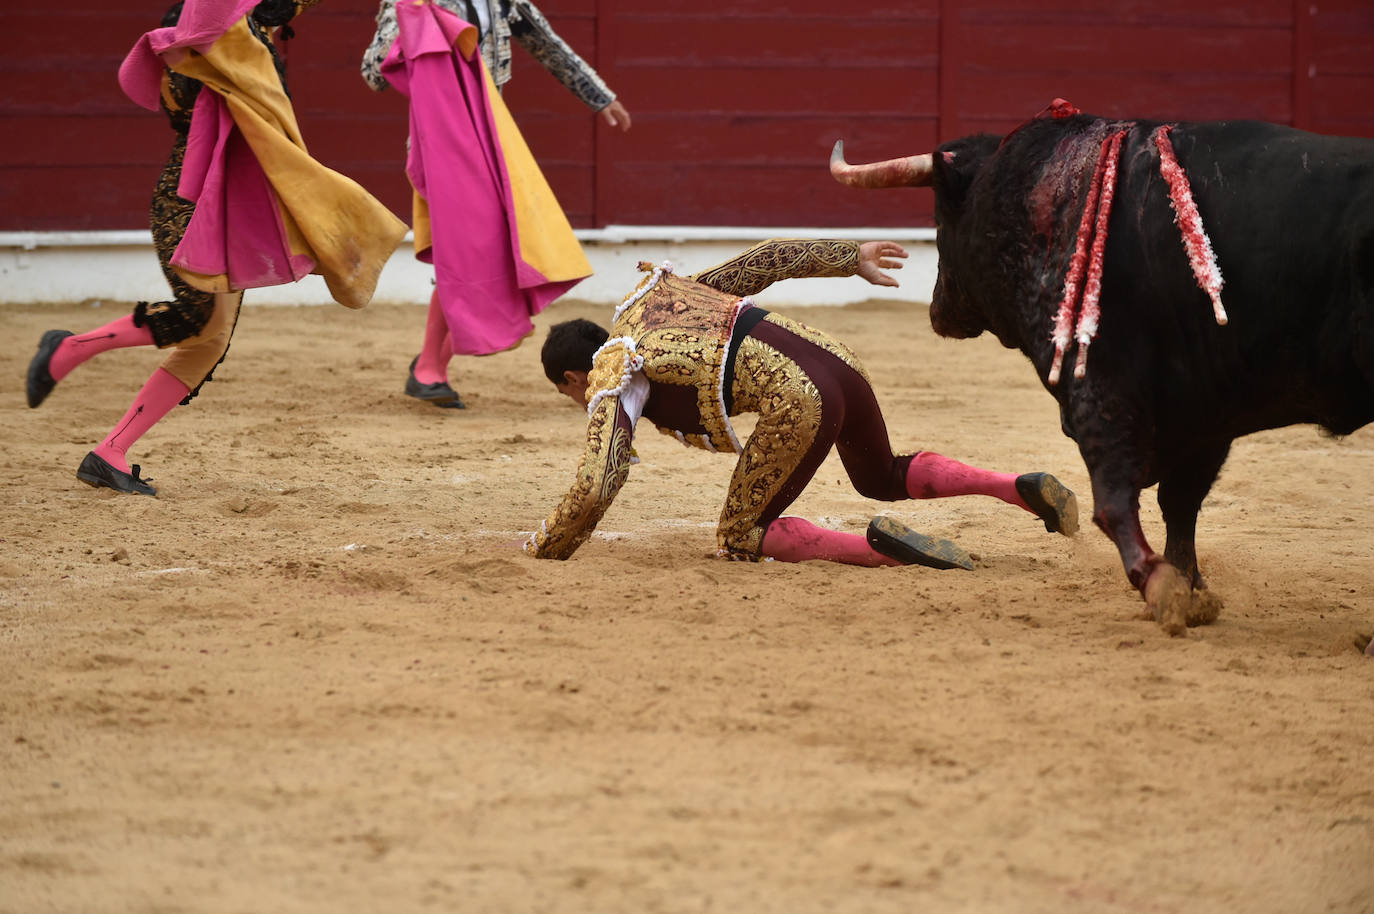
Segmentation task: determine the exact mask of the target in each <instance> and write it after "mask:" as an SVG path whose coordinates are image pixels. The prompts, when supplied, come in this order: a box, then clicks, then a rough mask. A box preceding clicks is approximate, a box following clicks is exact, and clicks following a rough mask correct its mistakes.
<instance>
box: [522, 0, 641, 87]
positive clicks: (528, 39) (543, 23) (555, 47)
mask: <svg viewBox="0 0 1374 914" xmlns="http://www.w3.org/2000/svg"><path fill="white" fill-rule="evenodd" d="M507 21H508V22H509V23H510V34H511V37H512V38H514V39H515V40H516V41H518V42H519V43H520V46H521V47H523V48H524V49H525V50H526V51H529V52H530V55H531V56H533V57H534V59H535V60H537V61H539V62H540V63H541V64H543V65H544V69H546V70H548V71H549V72H550V73H552V74H553V76H554V78H555V79H557V80H558V81H559V82H561V83H562V84H563V85H565V86H567V87H568V90H569V91H570V92H572V94H573V95H576V96H577V97H578V98H579V99H580V100H581V101H582V103H583V104H584V105H586V106H587V107H588V108H591V109H592V110H593V111H600V110H601V109H602V108H605V107H606V106H607V105H609V104H610V103H611V102H613V101H615V93H614V92H612V91H611V90H610V88H609V87H608V86H607V85H606V83H605V82H604V81H602V79H601V77H600V76H599V75H598V74H597V72H596V70H594V69H592V66H591V64H589V63H587V62H586V61H585V60H583V59H582V58H581V57H579V56H578V54H577V52H576V51H574V50H573V49H572V48H571V47H569V46H568V43H567V42H566V41H564V40H563V39H562V38H559V37H558V33H557V32H555V31H554V30H553V26H551V25H549V21H548V20H547V19H545V18H544V14H543V13H541V12H539V8H538V7H536V6H535V5H534V4H533V3H531V2H529V0H514V2H512V3H511V6H510V18H509V19H508V20H507Z"/></svg>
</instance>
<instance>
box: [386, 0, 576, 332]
mask: <svg viewBox="0 0 1374 914" xmlns="http://www.w3.org/2000/svg"><path fill="white" fill-rule="evenodd" d="M396 15H397V21H398V25H399V27H400V34H399V36H398V37H397V39H396V41H395V43H394V44H393V45H392V48H391V53H390V54H388V55H387V58H386V60H385V61H384V62H383V64H382V73H383V75H385V77H386V79H387V81H388V82H389V83H390V84H391V85H392V86H394V87H395V88H396V89H397V90H398V91H399V92H401V93H402V94H404V95H406V96H408V97H409V99H410V152H409V155H408V156H407V160H406V174H407V175H408V176H409V178H410V181H411V183H412V184H413V185H414V187H415V190H416V192H417V193H419V195H420V196H421V197H423V198H424V199H425V201H426V202H427V203H428V205H429V212H430V224H431V234H432V238H433V247H432V249H431V250H430V251H428V252H417V256H419V257H420V259H422V260H426V261H429V262H432V263H433V264H434V273H435V280H436V282H437V285H438V294H439V303H440V307H441V308H442V310H443V313H444V318H445V320H446V321H447V323H448V327H449V335H450V336H451V337H452V341H453V351H454V352H455V353H457V354H460V355H486V354H489V353H493V352H500V351H503V350H506V349H510V348H511V347H513V346H515V345H517V344H518V343H519V342H520V341H521V340H522V339H524V338H525V337H526V336H528V335H529V334H530V333H532V332H533V330H534V324H533V323H532V322H531V320H530V318H531V316H533V315H535V314H538V313H539V312H540V311H542V310H543V309H544V308H545V307H546V306H547V305H548V304H549V303H550V302H552V301H553V300H554V299H556V298H558V296H560V295H562V294H563V293H564V292H566V291H568V289H570V288H572V287H573V286H574V285H576V284H577V283H578V282H580V281H581V279H583V278H584V277H585V276H587V275H588V274H589V272H590V271H589V270H588V271H585V272H581V273H580V274H579V275H577V276H576V278H571V279H569V278H560V279H550V278H549V277H548V275H547V274H546V273H545V272H544V271H543V270H541V269H540V268H539V267H538V266H536V265H535V264H531V263H529V262H527V261H526V260H525V258H524V257H523V256H522V253H521V245H520V230H521V228H522V226H520V225H519V224H518V220H517V218H516V214H517V208H516V206H515V203H514V198H513V195H512V187H511V179H510V170H509V169H508V168H507V161H506V157H507V155H508V151H507V150H504V149H503V147H502V143H501V134H500V131H499V130H498V128H497V123H496V120H495V118H494V115H493V111H492V104H493V103H492V99H491V97H490V96H489V94H488V83H489V80H487V78H486V74H485V70H484V67H483V64H482V59H481V56H480V55H479V54H476V53H471V56H465V55H464V54H463V53H462V52H460V50H459V49H458V48H457V47H456V46H457V45H458V44H459V40H460V38H461V37H463V34H464V33H465V32H468V31H470V30H473V27H472V26H471V25H469V24H468V23H466V22H464V21H463V20H461V19H459V18H458V17H457V16H454V15H453V14H451V13H449V12H447V11H446V10H442V9H439V8H437V7H435V6H434V5H432V4H428V3H425V4H415V3H404V4H397V6H396ZM474 44H475V42H474V41H473V39H472V37H471V36H469V38H468V49H469V52H471V50H472V48H473V45H474ZM491 91H492V92H494V91H495V90H494V89H492V90H491ZM497 103H499V98H498V99H497ZM522 146H523V141H522ZM532 161H533V160H532V159H531V160H530V162H531V164H532ZM540 180H541V181H542V176H541V177H540ZM549 199H552V197H551V195H550V197H549ZM557 217H558V219H559V220H560V221H561V222H562V226H561V228H562V230H563V231H566V232H567V233H568V235H569V237H570V238H571V229H569V228H568V227H567V225H566V218H565V217H563V215H562V212H561V210H560V211H558V213H557ZM524 228H526V230H527V231H531V232H540V231H542V230H544V227H541V226H540V225H538V224H536V225H531V226H525V227H524ZM573 245H574V246H575V240H574V241H573ZM578 256H579V257H580V256H581V255H580V249H579V251H578ZM564 275H566V274H564Z"/></svg>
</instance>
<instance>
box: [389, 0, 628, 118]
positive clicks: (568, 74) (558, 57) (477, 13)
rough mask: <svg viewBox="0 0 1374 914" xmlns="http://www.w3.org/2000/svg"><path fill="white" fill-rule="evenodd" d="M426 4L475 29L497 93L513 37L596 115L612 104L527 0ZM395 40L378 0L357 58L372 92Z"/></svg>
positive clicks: (392, 6) (392, 19) (506, 74)
mask: <svg viewBox="0 0 1374 914" xmlns="http://www.w3.org/2000/svg"><path fill="white" fill-rule="evenodd" d="M430 2H431V3H434V4H435V5H436V6H439V7H440V8H442V9H446V10H448V11H449V12H451V13H453V14H454V15H455V16H459V17H461V18H462V19H463V20H465V21H467V22H470V23H472V24H473V25H478V26H479V27H480V28H481V31H482V40H481V46H482V60H483V61H485V62H486V65H487V70H488V71H489V72H490V73H491V78H492V81H493V82H495V83H496V87H497V88H498V89H500V88H501V87H503V86H504V85H505V84H506V83H507V82H509V81H510V71H511V49H510V41H511V39H512V38H514V39H515V40H516V41H518V42H520V46H521V47H523V48H524V49H525V50H527V51H529V52H530V54H531V55H532V56H533V57H534V59H535V60H537V61H539V62H540V63H541V64H543V65H544V68H545V69H547V70H548V71H549V72H550V73H552V74H553V75H554V78H556V79H557V80H558V81H559V82H561V83H562V84H563V85H565V86H567V87H568V90H569V91H571V92H572V94H573V95H575V96H577V97H578V98H579V99H581V101H582V102H583V103H584V104H585V105H587V107H589V108H591V109H592V110H593V111H600V110H601V109H602V108H604V107H606V106H607V105H609V104H610V103H611V102H613V101H615V93H614V92H612V91H611V90H610V89H609V88H608V87H607V86H606V83H605V82H603V81H602V79H601V77H600V76H598V75H597V72H596V70H594V69H592V67H591V65H590V64H588V63H587V62H586V61H585V60H583V59H582V58H581V57H579V56H578V55H577V52H576V51H574V50H573V49H572V48H570V47H569V46H568V43H567V42H565V41H564V40H563V39H562V38H559V37H558V34H557V33H556V32H554V30H553V27H552V26H550V25H549V22H548V20H547V19H545V18H544V15H543V13H541V12H539V10H538V8H537V7H535V5H534V4H533V3H531V2H529V0H430ZM484 13H485V15H483V14H484ZM395 40H396V0H381V5H380V7H379V8H378V10H377V33H376V34H375V35H374V36H373V38H372V44H370V45H368V48H367V51H366V52H365V53H364V54H363V64H362V74H363V79H364V81H366V82H367V84H368V85H369V86H371V87H372V88H373V89H376V90H379V91H380V90H382V89H385V88H386V87H387V81H386V78H385V77H383V76H382V61H383V60H385V59H386V55H387V53H388V52H389V51H390V50H391V43H392V42H393V41H395Z"/></svg>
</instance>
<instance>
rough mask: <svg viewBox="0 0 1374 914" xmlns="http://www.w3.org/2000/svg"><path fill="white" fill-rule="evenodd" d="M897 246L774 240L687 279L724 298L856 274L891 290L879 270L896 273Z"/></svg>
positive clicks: (900, 252) (900, 253)
mask: <svg viewBox="0 0 1374 914" xmlns="http://www.w3.org/2000/svg"><path fill="white" fill-rule="evenodd" d="M905 256H906V251H905V250H903V249H902V247H901V245H898V244H895V243H893V242H891V241H870V242H866V243H864V244H862V245H861V244H859V243H858V242H857V241H836V240H829V239H827V240H818V241H817V240H805V239H790V238H789V239H775V240H772V241H764V242H761V243H760V244H756V245H754V246H753V247H752V248H750V249H749V250H747V251H745V252H744V253H743V254H740V255H739V256H738V257H732V258H731V259H729V260H727V261H726V262H725V263H722V264H720V265H719V266H715V267H712V268H711V269H709V270H703V271H702V272H700V273H697V274H696V275H695V276H693V277H692V279H694V280H696V281H697V282H699V283H702V284H704V285H708V286H710V287H711V288H713V289H719V290H720V291H722V292H726V293H728V294H730V295H739V296H745V295H753V294H755V293H757V292H761V291H763V290H764V289H766V288H768V287H769V286H770V285H772V284H773V283H775V282H778V281H779V280H783V279H803V278H808V277H817V276H854V275H856V274H857V275H859V276H862V277H863V278H864V279H866V280H868V281H869V282H870V283H873V284H874V285H880V286H895V285H897V281H896V280H895V279H893V278H892V277H890V276H888V275H887V274H885V273H883V272H882V271H883V270H884V269H900V268H901V263H899V262H898V261H896V260H894V259H893V258H896V257H905Z"/></svg>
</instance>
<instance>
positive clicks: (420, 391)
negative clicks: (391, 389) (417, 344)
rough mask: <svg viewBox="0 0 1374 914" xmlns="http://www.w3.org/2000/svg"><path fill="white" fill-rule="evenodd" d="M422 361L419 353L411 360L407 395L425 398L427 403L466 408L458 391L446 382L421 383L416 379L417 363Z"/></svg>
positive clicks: (446, 407) (447, 407)
mask: <svg viewBox="0 0 1374 914" xmlns="http://www.w3.org/2000/svg"><path fill="white" fill-rule="evenodd" d="M418 361H420V357H419V356H418V355H417V356H416V357H415V358H413V359H411V360H410V373H409V374H407V375H406V396H407V397H414V398H415V399H417V400H424V401H425V402H426V403H433V404H434V405H435V406H440V407H443V408H444V409H466V408H467V406H466V404H464V403H463V400H462V398H461V397H459V396H458V391H456V390H454V389H453V388H452V387H450V386H449V385H448V384H447V383H446V382H444V381H439V382H437V383H435V384H421V383H420V382H419V381H417V380H415V363H416V362H418Z"/></svg>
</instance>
